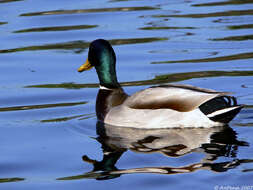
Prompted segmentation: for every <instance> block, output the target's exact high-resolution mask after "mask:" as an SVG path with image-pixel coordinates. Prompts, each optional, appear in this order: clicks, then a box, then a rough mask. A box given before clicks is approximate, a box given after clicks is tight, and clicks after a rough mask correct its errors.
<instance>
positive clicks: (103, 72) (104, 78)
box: [96, 64, 120, 89]
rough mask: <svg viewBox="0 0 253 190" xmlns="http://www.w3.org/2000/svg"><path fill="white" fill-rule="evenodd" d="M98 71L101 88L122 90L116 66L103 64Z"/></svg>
mask: <svg viewBox="0 0 253 190" xmlns="http://www.w3.org/2000/svg"><path fill="white" fill-rule="evenodd" d="M96 70H97V74H98V78H99V83H100V86H104V87H106V88H109V89H111V88H112V89H115V88H120V84H119V82H118V80H117V75H116V69H115V65H111V64H101V65H99V66H98V67H97V68H96Z"/></svg>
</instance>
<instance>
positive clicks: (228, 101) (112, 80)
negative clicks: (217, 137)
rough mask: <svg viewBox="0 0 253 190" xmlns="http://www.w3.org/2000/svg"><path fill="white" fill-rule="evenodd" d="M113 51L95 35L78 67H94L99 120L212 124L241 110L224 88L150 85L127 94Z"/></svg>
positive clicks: (156, 124)
mask: <svg viewBox="0 0 253 190" xmlns="http://www.w3.org/2000/svg"><path fill="white" fill-rule="evenodd" d="M115 65H116V55H115V52H114V50H113V48H112V46H111V45H110V43H109V42H108V41H106V40H104V39H97V40H95V41H93V42H92V43H91V44H90V46H89V52H88V59H87V61H86V62H85V64H83V65H82V66H81V67H80V68H79V69H78V71H79V72H82V71H85V70H89V69H91V68H92V67H93V66H94V67H95V69H96V72H97V75H98V78H99V83H100V90H99V92H98V95H97V100H96V113H97V118H98V120H99V121H101V122H103V123H106V124H109V125H113V126H121V127H134V128H149V129H151V128H174V127H183V128H184V127H212V126H222V125H225V124H227V123H228V122H230V121H231V120H232V119H233V118H234V117H235V116H236V114H238V112H239V111H240V110H241V108H242V105H238V104H237V101H236V98H235V97H233V96H229V95H228V94H229V93H227V92H217V91H214V90H210V89H203V88H198V87H194V86H190V85H179V84H169V85H160V86H153V87H150V88H147V89H144V90H141V91H139V92H136V93H134V94H133V95H131V96H129V95H127V94H126V93H125V92H124V90H123V89H122V87H121V86H120V84H119V82H118V80H117V76H116V69H115Z"/></svg>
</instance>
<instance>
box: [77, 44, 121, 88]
mask: <svg viewBox="0 0 253 190" xmlns="http://www.w3.org/2000/svg"><path fill="white" fill-rule="evenodd" d="M115 64H116V56H115V53H114V50H113V48H112V46H111V45H110V43H109V42H108V41H106V40H103V39H97V40H95V41H93V42H91V44H90V47H89V53H88V59H87V60H86V62H85V64H83V65H82V66H81V67H80V68H79V69H78V71H79V72H83V71H86V70H89V69H91V68H92V67H95V69H96V71H97V75H98V78H99V82H100V85H101V86H104V87H107V88H119V87H120V85H119V83H118V81H117V76H116V69H115Z"/></svg>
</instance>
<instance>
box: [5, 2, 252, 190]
mask: <svg viewBox="0 0 253 190" xmlns="http://www.w3.org/2000/svg"><path fill="white" fill-rule="evenodd" d="M252 32H253V1H251V0H247V1H246V0H245V1H238V0H230V1H222V0H220V1H211V0H210V1H204V0H196V1H181V0H171V1H168V2H165V1H161V0H150V1H144V0H128V1H126V0H109V1H104V0H100V1H98V0H92V1H91V0H88V1H80V0H73V1H67V0H61V1H45V0H44V1H43V0H36V1H31V0H16V1H15V0H0V41H1V43H0V81H1V84H0V91H1V93H0V152H1V156H0V188H1V189H8V190H9V189H25V190H27V189H43V190H44V189H54V190H55V189H102V188H105V187H106V188H110V189H136V190H137V189H138V190H139V189H183V188H184V189H185V188H187V189H193V188H196V189H215V190H219V189H222V188H235V187H239V188H241V189H242V188H249V189H253V183H252V177H253V173H252V171H253V164H252V163H253V154H252V150H251V149H252V147H251V146H252V143H253V137H252V135H251V133H252V131H251V130H252V129H251V128H252V127H253V116H252V115H253V78H252V76H253V66H252V61H253V42H252V40H253V35H252ZM97 38H104V39H107V40H109V41H110V42H111V43H112V45H113V48H114V50H115V52H116V55H117V73H118V79H119V81H120V82H121V83H122V85H123V87H124V89H125V91H126V92H127V93H128V94H131V93H134V92H135V91H138V90H141V89H144V88H146V87H149V86H152V85H158V84H168V83H182V84H191V85H195V86H200V87H203V88H211V89H215V90H218V91H230V92H233V93H234V96H236V97H237V98H238V102H239V103H241V104H245V108H244V109H243V110H242V111H241V112H240V114H238V116H237V117H236V118H235V119H234V120H233V121H232V122H231V123H230V125H229V126H226V127H225V128H212V129H198V130H189V129H188V130H176V129H175V130H153V131H152V130H151V131H147V130H144V131H143V130H136V129H121V128H110V127H109V126H101V125H100V124H99V123H97V119H96V115H95V100H96V94H97V92H98V88H97V87H98V79H97V76H96V72H95V70H91V71H89V72H85V73H82V74H80V73H78V72H77V68H78V67H79V66H80V65H81V64H83V63H84V61H85V59H86V58H87V48H88V46H89V43H90V42H91V41H93V40H94V39H97Z"/></svg>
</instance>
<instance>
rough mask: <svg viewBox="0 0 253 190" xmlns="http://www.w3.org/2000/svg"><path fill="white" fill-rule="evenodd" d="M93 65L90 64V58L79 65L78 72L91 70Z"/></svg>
mask: <svg viewBox="0 0 253 190" xmlns="http://www.w3.org/2000/svg"><path fill="white" fill-rule="evenodd" d="M92 67H93V66H92V65H91V64H90V62H89V60H88V59H87V60H86V62H85V63H84V64H83V65H81V67H79V69H78V72H83V71H87V70H90V69H91V68H92Z"/></svg>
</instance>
